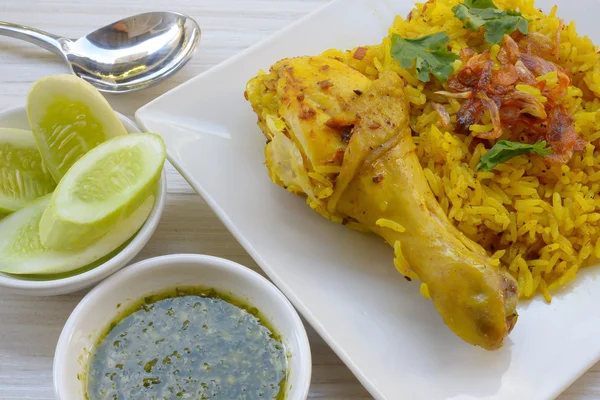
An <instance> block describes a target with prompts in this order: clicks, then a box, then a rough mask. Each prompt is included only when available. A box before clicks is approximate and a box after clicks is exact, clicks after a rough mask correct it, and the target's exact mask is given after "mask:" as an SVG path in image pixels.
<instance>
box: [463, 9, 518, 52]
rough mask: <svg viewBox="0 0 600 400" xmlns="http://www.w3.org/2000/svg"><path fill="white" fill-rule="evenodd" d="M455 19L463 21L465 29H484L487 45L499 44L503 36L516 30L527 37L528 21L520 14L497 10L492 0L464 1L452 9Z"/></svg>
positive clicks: (512, 11)
mask: <svg viewBox="0 0 600 400" xmlns="http://www.w3.org/2000/svg"><path fill="white" fill-rule="evenodd" d="M452 11H453V12H454V15H455V16H456V18H458V19H460V20H461V21H464V23H465V28H468V29H471V30H472V31H477V30H478V29H479V28H481V27H482V26H483V27H484V28H485V30H486V32H485V40H487V41H488V43H491V44H496V43H499V42H500V41H501V40H502V38H503V37H504V35H505V34H511V33H513V32H514V31H516V30H517V29H518V30H519V31H520V32H521V33H523V34H524V35H527V32H528V31H529V26H528V21H527V20H526V19H525V18H523V16H521V13H520V12H518V11H514V10H507V11H502V10H499V9H498V8H497V7H496V5H495V4H494V2H493V1H492V0H465V1H464V2H463V3H462V4H457V5H455V6H454V7H452Z"/></svg>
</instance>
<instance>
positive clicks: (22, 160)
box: [0, 128, 56, 219]
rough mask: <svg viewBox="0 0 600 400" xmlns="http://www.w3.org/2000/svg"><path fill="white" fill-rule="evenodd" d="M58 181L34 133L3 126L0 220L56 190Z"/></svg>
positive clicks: (0, 135)
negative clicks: (45, 159) (53, 176)
mask: <svg viewBox="0 0 600 400" xmlns="http://www.w3.org/2000/svg"><path fill="white" fill-rule="evenodd" d="M55 187H56V183H55V182H54V179H52V176H51V175H50V173H49V172H48V170H47V169H46V168H45V166H44V164H43V163H42V157H41V156H40V152H39V151H38V149H37V146H36V144H35V139H34V138H33V134H32V133H31V132H29V131H24V130H21V129H11V128H0V219H1V216H2V214H7V213H11V212H14V211H17V210H20V209H21V208H23V207H25V206H26V205H27V204H29V203H31V202H32V201H33V200H35V199H37V198H39V197H42V196H44V195H46V194H48V193H52V191H53V190H54V188H55Z"/></svg>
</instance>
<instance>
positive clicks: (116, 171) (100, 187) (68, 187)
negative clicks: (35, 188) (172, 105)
mask: <svg viewBox="0 0 600 400" xmlns="http://www.w3.org/2000/svg"><path fill="white" fill-rule="evenodd" d="M165 157H166V149H165V145H164V143H163V141H162V139H161V138H160V136H158V135H155V134H153V133H143V134H130V135H126V136H120V137H117V138H114V139H111V140H109V141H107V142H104V143H102V144H101V145H99V146H98V147H96V148H94V149H93V150H91V151H90V152H89V153H87V154H86V155H85V156H84V157H82V158H81V159H80V160H79V161H77V162H76V163H75V164H74V165H73V166H72V167H71V169H70V170H69V171H68V172H67V174H66V175H65V176H64V177H63V179H62V180H61V181H60V183H59V184H58V186H57V188H56V190H55V191H54V193H53V195H52V199H51V200H50V203H49V205H48V208H47V209H46V211H45V212H44V215H43V216H42V219H41V221H40V238H41V241H42V244H43V245H44V246H46V247H48V248H51V249H56V250H68V249H77V248H83V247H87V246H89V245H90V244H91V243H93V242H94V241H95V240H96V239H97V238H99V237H101V236H103V235H105V234H106V233H107V232H109V231H110V230H112V229H113V228H114V226H115V225H116V224H118V223H119V221H121V220H123V219H124V218H127V217H128V216H129V215H130V214H131V213H132V212H133V211H134V210H135V209H137V208H138V207H139V206H140V204H141V203H142V202H143V201H144V199H146V197H148V195H149V194H150V193H151V192H152V191H153V190H154V187H155V184H156V182H157V181H158V179H159V177H160V173H161V171H162V168H163V164H164V162H165Z"/></svg>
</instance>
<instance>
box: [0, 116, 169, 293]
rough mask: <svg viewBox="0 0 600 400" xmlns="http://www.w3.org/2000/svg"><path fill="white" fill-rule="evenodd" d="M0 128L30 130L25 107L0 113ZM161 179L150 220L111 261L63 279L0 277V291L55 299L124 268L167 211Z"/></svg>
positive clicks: (131, 127) (127, 124)
mask: <svg viewBox="0 0 600 400" xmlns="http://www.w3.org/2000/svg"><path fill="white" fill-rule="evenodd" d="M117 115H118V116H119V118H120V119H121V121H122V122H123V124H124V125H125V128H126V129H127V131H128V132H130V133H139V132H141V131H140V129H139V128H138V127H137V125H136V124H135V123H134V122H133V121H131V120H130V119H129V118H127V117H125V116H123V115H121V114H117ZM0 127H3V128H19V129H30V128H29V121H28V120H27V112H26V110H25V107H15V108H10V109H8V110H4V111H0ZM160 179H161V180H160V182H159V189H158V194H157V196H156V201H155V203H154V208H153V209H152V212H151V213H150V216H149V217H148V219H147V220H146V222H145V223H144V225H143V226H142V228H141V229H140V230H139V232H138V233H137V234H136V235H135V237H134V238H133V240H131V242H129V244H128V245H127V246H126V247H125V248H124V249H123V250H121V251H120V252H119V253H118V254H117V255H115V256H114V257H112V258H111V259H110V260H108V261H106V262H105V263H103V264H101V265H99V266H97V267H96V268H94V269H91V270H89V271H86V272H83V273H80V274H78V275H74V276H71V277H68V278H62V279H53V280H30V279H24V278H18V277H15V276H12V275H5V274H2V273H0V288H1V289H0V290H2V291H3V292H11V293H17V294H26V295H32V296H54V295H59V294H65V293H72V292H76V291H78V290H81V289H84V288H86V287H89V286H92V285H94V284H96V283H98V282H99V281H101V280H102V279H104V278H106V277H107V276H109V275H111V274H112V273H114V272H116V271H118V270H119V269H121V268H123V267H124V266H125V265H127V263H129V262H130V261H131V260H132V259H133V258H134V257H135V256H136V255H137V254H138V253H139V252H140V250H142V248H143V247H144V246H145V245H146V243H147V242H148V240H150V237H151V236H152V234H153V233H154V231H155V230H156V227H157V226H158V222H159V221H160V217H161V215H162V212H163V209H164V208H165V202H166V196H167V179H166V175H165V172H164V171H163V173H162V175H161V178H160ZM0 239H1V238H0Z"/></svg>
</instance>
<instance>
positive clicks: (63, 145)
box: [27, 75, 127, 182]
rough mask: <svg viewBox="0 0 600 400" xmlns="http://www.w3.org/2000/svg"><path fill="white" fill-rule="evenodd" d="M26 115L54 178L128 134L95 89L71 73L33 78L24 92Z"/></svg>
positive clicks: (57, 179) (58, 178)
mask: <svg viewBox="0 0 600 400" xmlns="http://www.w3.org/2000/svg"><path fill="white" fill-rule="evenodd" d="M27 115H28V117H29V124H30V125H31V129H32V130H33V134H34V135H35V140H36V141H37V145H38V148H39V150H40V152H41V153H42V158H43V160H44V162H45V164H46V166H47V167H48V170H49V171H50V174H52V176H53V177H54V179H55V180H56V182H59V181H60V179H61V178H62V177H63V175H64V174H66V173H67V171H68V170H69V168H70V167H71V165H73V164H74V163H75V161H77V160H78V159H80V158H81V157H82V156H83V155H84V154H85V153H87V152H88V151H90V150H91V149H93V148H94V147H96V146H97V145H99V144H100V143H102V142H104V141H106V140H107V139H110V138H112V137H115V136H121V135H126V134H127V131H126V130H125V127H124V126H123V124H122V123H121V121H120V120H119V118H118V117H117V115H116V114H115V112H114V111H113V109H112V108H111V107H110V105H109V104H108V102H107V101H106V99H104V97H102V95H101V94H100V93H99V92H98V90H96V89H95V88H94V87H93V86H92V85H90V84H89V83H87V82H86V81H84V80H83V79H81V78H78V77H76V76H74V75H51V76H47V77H45V78H42V79H40V80H38V81H37V82H35V83H34V84H33V86H32V87H31V90H30V91H29V95H28V96H27Z"/></svg>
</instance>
